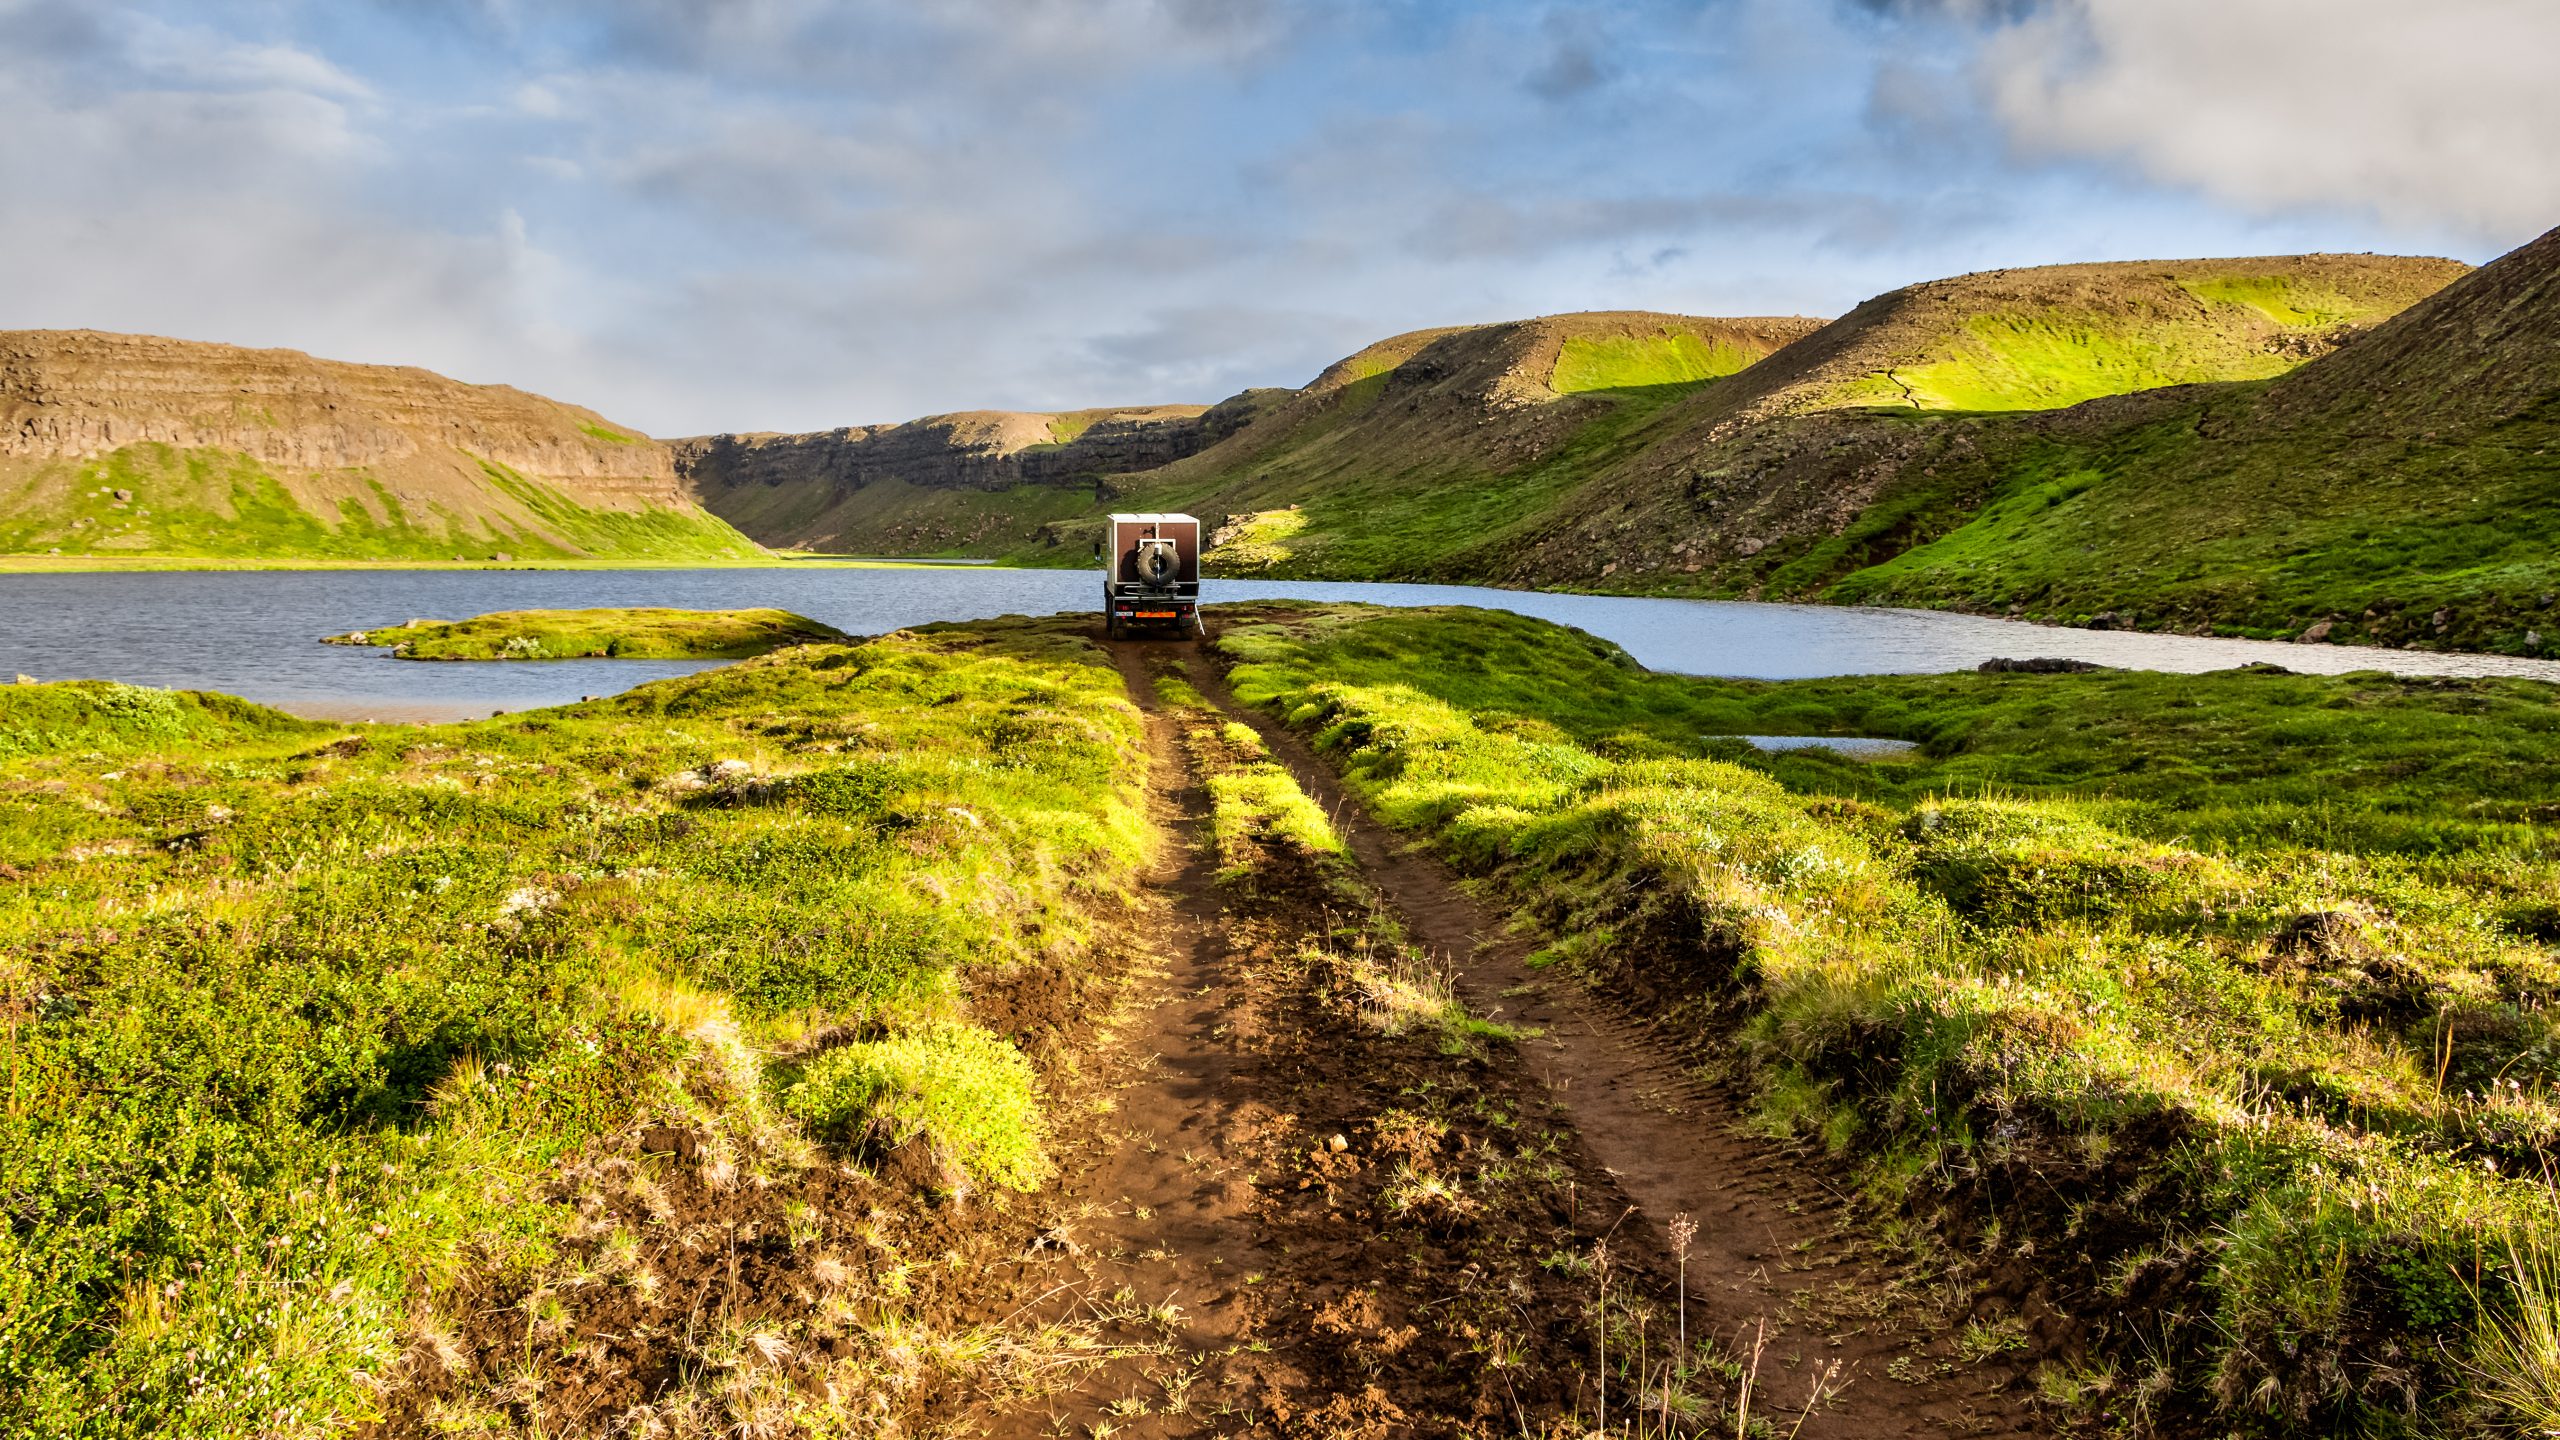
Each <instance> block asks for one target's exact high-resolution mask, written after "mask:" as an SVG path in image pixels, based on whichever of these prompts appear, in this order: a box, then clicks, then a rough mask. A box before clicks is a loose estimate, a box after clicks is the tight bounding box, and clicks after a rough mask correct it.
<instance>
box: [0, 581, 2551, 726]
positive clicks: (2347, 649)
mask: <svg viewBox="0 0 2560 1440" xmlns="http://www.w3.org/2000/svg"><path fill="white" fill-rule="evenodd" d="M1097 589H1098V585H1097V581H1096V577H1095V576H1094V575H1093V574H1092V573H1090V572H1088V571H1083V570H1006V569H990V568H980V567H966V568H963V567H936V568H927V569H908V570H888V569H879V570H863V569H840V568H826V569H815V568H813V569H806V570H793V569H754V570H374V571H315V570H270V571H241V572H223V573H214V572H198V573H187V572H169V573H150V574H63V575H0V680H4V679H6V678H7V676H8V675H10V674H13V673H24V674H29V675H33V676H35V677H37V678H38V679H43V680H68V679H75V678H97V679H110V680H123V681H128V682H131V683H133V684H137V685H166V686H179V687H184V688H188V689H199V690H220V691H226V692H228V693H230V694H234V695H245V696H247V697H249V698H250V699H253V700H260V701H264V702H266V703H268V704H271V705H277V706H281V707H283V708H285V709H288V710H293V711H297V712H300V713H302V714H306V715H314V716H323V717H327V718H333V719H382V720H393V719H400V720H426V719H453V718H459V717H462V716H467V715H485V714H488V713H490V712H492V711H496V710H519V709H524V708H527V707H531V706H538V705H553V704H559V703H561V702H563V701H568V700H575V699H577V698H578V697H579V696H581V695H597V694H606V693H610V692H612V691H616V690H622V689H626V688H628V687H630V686H632V685H636V684H639V683H641V682H642V681H645V680H654V679H658V678H660V677H663V676H667V675H676V674H682V673H684V672H686V671H688V670H694V669H699V668H701V667H700V666H698V665H690V664H679V663H662V662H655V661H642V660H560V661H546V662H540V663H517V664H421V663H417V662H413V661H405V660H392V659H390V658H388V657H387V655H386V653H385V652H383V651H379V650H368V649H360V648H352V647H348V646H340V645H321V644H318V643H316V642H317V641H318V640H319V639H320V637H321V636H323V635H335V634H340V633H343V632H345V631H348V630H361V629H368V628H371V627H374V626H379V625H387V624H397V623H399V622H401V621H404V620H408V619H411V618H413V617H433V618H437V619H445V620H458V619H464V618H467V617H469V616H472V615H478V614H483V613H485V612H488V611H491V610H526V609H550V608H568V607H589V606H624V605H672V606H678V607H682V608H686V609H705V610H711V609H733V608H742V607H748V606H762V605H771V606H778V607H780V608H782V609H785V610H796V611H799V612H800V613H801V614H803V615H808V616H811V617H814V618H816V619H819V620H824V621H826V622H827V623H829V624H831V625H835V626H837V627H839V628H841V629H843V630H846V631H849V632H852V633H855V634H879V633H881V632H883V631H888V630H895V629H897V628H899V627H901V626H905V625H915V624H921V623H923V622H925V621H929V620H972V619H987V618H991V617H994V616H998V615H1009V614H1014V615H1045V614H1050V613H1053V612H1055V611H1059V610H1078V611H1085V610H1091V609H1092V608H1093V607H1094V604H1095V600H1096V598H1097V597H1096V591H1097ZM1275 597H1295V598H1300V599H1309V600H1367V601H1372V602H1374V603H1377V604H1382V605H1482V606H1488V607H1492V608H1496V609H1503V610H1512V611H1517V612H1518V613H1520V614H1523V615H1533V616H1537V617H1539V618H1541V619H1547V620H1555V621H1560V622H1562V623H1564V624H1568V625H1573V626H1577V627H1579V628H1581V629H1583V630H1587V631H1589V632H1590V633H1592V634H1594V635H1598V636H1601V637H1603V638H1605V639H1609V640H1613V641H1616V642H1617V643H1618V644H1620V645H1623V646H1625V647H1626V648H1627V649H1628V651H1629V652H1631V653H1632V654H1633V655H1634V656H1635V657H1636V658H1637V659H1638V660H1640V661H1642V662H1644V663H1645V664H1646V665H1648V666H1651V667H1652V668H1654V669H1656V670H1670V671H1679V672H1684V673H1688V674H1697V675H1731V676H1746V677H1752V678H1758V679H1773V680H1774V679H1795V678H1801V677H1805V676H1813V675H1855V674H1882V673H1911V672H1927V671H1943V670H1965V669H1971V668H1972V667H1973V666H1975V665H1978V664H1980V663H1981V662H1983V661H1985V660H1989V659H1993V658H1996V657H2002V656H2007V657H2014V658H2029V657H2035V656H2059V657H2064V658H2069V659H2075V660H2091V661H2095V662H2097V663H2098V664H2101V665H2116V666H2124V667H2128V668H2137V669H2150V670H2169V671H2182V672H2194V671H2202V670H2219V669H2227V668H2230V667H2232V666H2236V665H2246V664H2248V663H2250V662H2252V661H2267V662H2272V663H2275V664H2278V665H2283V666H2285V667H2287V668H2288V669H2293V670H2301V671H2311V672H2320V673H2338V672H2343V671H2348V670H2370V669H2384V670H2393V671H2398V672H2400V673H2403V674H2414V675H2525V676H2532V677H2535V678H2539V679H2546V680H2555V681H2560V661H2548V660H2514V659H2507V658H2503V657H2498V656H2484V655H2440V654H2431V653H2426V652H2421V651H2410V650H2377V649H2368V648H2362V647H2354V646H2342V645H2285V644H2277V643H2269V642H2263V641H2251V640H2211V639H2195V638H2191V637H2187V636H2179V635H2145V634H2137V633H2132V632H2126V631H2091V630H2066V629H2059V628H2055V627H2052V626H2043V625H2027V624H2021V623H2019V622H2016V621H2009V620H1993V619H1987V618H1984V617H1981V616H1975V615H1952V614H1943V613H1939V612H1935V611H1925V610H1880V609H1846V608H1840V607H1835V606H1827V605H1758V604H1748V603H1742V602H1734V601H1708V600H1639V599H1627V598H1620V597H1615V596H1601V595H1548V594H1535V593H1529V592H1523V591H1514V590H1489V589H1478V588H1474V587H1471V586H1459V585H1359V584H1333V583H1319V582H1297V581H1263V580H1212V581H1209V582H1207V584H1206V586H1205V598H1206V599H1207V600H1208V601H1209V602H1211V603H1216V602H1218V601H1221V600H1258V599H1266V598H1275ZM1215 620H1216V617H1215V615H1214V614H1213V615H1212V616H1211V622H1212V623H1213V624H1214V623H1215Z"/></svg>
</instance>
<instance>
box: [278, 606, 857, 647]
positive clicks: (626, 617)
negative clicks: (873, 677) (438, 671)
mask: <svg viewBox="0 0 2560 1440" xmlns="http://www.w3.org/2000/svg"><path fill="white" fill-rule="evenodd" d="M844 638H845V637H844V632H843V631H840V630H838V629H836V628H835V627H834V626H832V625H827V624H823V623H821V622H819V621H816V620H812V619H810V618H809V617H807V616H805V615H795V614H792V613H791V612H790V611H788V610H666V609H650V608H645V607H643V608H637V609H619V610H501V611H498V612H496V613H494V614H489V615H481V616H478V617H475V618H473V619H470V620H413V621H411V622H409V623H408V624H406V625H391V626H385V627H383V628H381V629H378V630H355V631H350V632H348V633H347V634H344V635H332V636H330V637H329V638H328V642H327V643H329V644H332V645H387V646H390V647H391V653H392V654H394V655H396V656H398V657H400V658H401V659H403V660H573V659H584V658H597V657H601V658H607V659H616V660H740V659H744V658H746V657H748V656H750V655H762V654H765V653H767V652H769V651H773V650H779V649H782V648H784V647H785V646H790V645H807V644H812V643H816V642H819V641H827V640H842V639H844Z"/></svg>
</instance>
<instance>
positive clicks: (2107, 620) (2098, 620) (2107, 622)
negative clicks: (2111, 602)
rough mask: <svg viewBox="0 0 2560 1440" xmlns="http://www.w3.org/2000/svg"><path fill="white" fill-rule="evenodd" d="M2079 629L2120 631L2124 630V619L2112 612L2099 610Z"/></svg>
mask: <svg viewBox="0 0 2560 1440" xmlns="http://www.w3.org/2000/svg"><path fill="white" fill-rule="evenodd" d="M2080 628H2081V629H2083V630H2121V629H2123V628H2124V617H2123V616H2122V615H2119V614H2117V613H2116V612H2114V611H2113V610H2101V611H2099V612H2098V613H2097V614H2095V615H2092V616H2090V617H2089V623H2088V624H2086V625H2083V626H2081V627H2080Z"/></svg>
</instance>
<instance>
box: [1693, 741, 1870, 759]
mask: <svg viewBox="0 0 2560 1440" xmlns="http://www.w3.org/2000/svg"><path fill="white" fill-rule="evenodd" d="M1706 738H1707V739H1709V740H1739V741H1741V742H1743V743H1744V744H1746V745H1749V746H1750V747H1751V748H1752V749H1754V750H1766V751H1769V752H1770V753H1772V754H1776V753H1778V752H1780V751H1785V750H1829V751H1832V752H1833V753H1835V754H1840V755H1845V756H1847V757H1849V758H1850V759H1852V760H1882V759H1886V758H1887V757H1889V756H1894V755H1908V754H1910V753H1911V752H1912V751H1914V750H1917V749H1919V748H1920V742H1919V741H1917V740H1887V739H1885V738H1884V737H1882V736H1880V735H1709V736H1707V737H1706Z"/></svg>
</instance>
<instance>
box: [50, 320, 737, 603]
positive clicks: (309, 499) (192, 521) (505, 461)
mask: <svg viewBox="0 0 2560 1440" xmlns="http://www.w3.org/2000/svg"><path fill="white" fill-rule="evenodd" d="M0 553H16V554H46V553H58V554H63V555H71V556H81V555H87V556H101V557H103V556H116V557H138V556H180V557H196V558H213V557H224V558H250V559H268V560H292V559H342V560H445V559H453V558H485V557H488V556H492V555H496V554H500V553H504V554H507V555H509V556H512V557H515V558H521V559H536V558H541V559H621V560H644V561H699V560H737V559H746V558H750V557H752V556H754V555H755V554H756V553H757V550H756V547H755V545H754V544H753V542H751V541H749V540H747V539H746V538H745V537H744V536H742V535H740V534H739V533H738V532H737V531H735V530H734V529H732V528H730V527H729V526H728V525H727V524H725V523H723V522H721V521H720V520H718V519H716V518H714V517H713V516H711V515H709V514H707V513H705V512H704V511H703V510H702V509H701V508H700V507H698V506H696V505H695V504H693V502H692V501H691V500H690V499H689V498H688V497H687V496H686V495H685V493H684V492H683V489H682V487H681V486H680V485H679V484H678V483H677V480H676V477H675V470H674V466H673V462H672V460H671V458H670V456H669V453H668V451H667V450H666V448H665V447H664V446H661V445H660V444H658V443H657V442H656V441H654V440H651V439H649V438H648V437H647V436H645V435H642V434H640V433H638V432H637V431H634V430H631V429H629V428H628V427H623V426H616V425H613V424H611V423H609V422H607V421H606V420H605V419H604V417H602V416H600V415H597V414H595V413H594V412H592V411H588V410H582V409H579V408H578V407H576V406H573V405H564V404H561V403H559V402H557V401H553V400H546V399H544V398H542V397H541V396H538V395H529V394H526V393H525V392H523V391H521V390H515V389H511V388H509V387H507V386H503V385H466V384H463V383H461V382H459V381H455V380H449V379H446V378H445V377H443V376H441V375H436V374H433V373H431V372H429V371H425V370H419V369H413V368H409V367H393V366H383V365H351V364H344V363H340V362H336V361H329V360H316V359H313V358H312V357H311V356H308V355H305V354H302V353H301V352H299V351H294V350H250V349H243V348H241V347H238V346H232V345H212V344H203V343H198V342H193V341H184V340H167V339H161V338H158V337H155V336H143V335H109V334H101V333H98V332H95V331H86V330H80V331H6V332H0Z"/></svg>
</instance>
